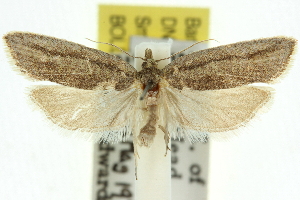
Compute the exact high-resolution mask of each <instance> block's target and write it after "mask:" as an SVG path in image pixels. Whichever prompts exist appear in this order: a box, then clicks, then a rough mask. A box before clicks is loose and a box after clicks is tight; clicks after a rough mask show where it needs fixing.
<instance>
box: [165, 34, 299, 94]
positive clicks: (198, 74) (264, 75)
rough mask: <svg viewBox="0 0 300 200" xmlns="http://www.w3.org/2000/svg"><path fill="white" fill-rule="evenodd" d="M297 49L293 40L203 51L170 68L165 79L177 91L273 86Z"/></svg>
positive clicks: (276, 38) (256, 41)
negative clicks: (184, 88)
mask: <svg viewBox="0 0 300 200" xmlns="http://www.w3.org/2000/svg"><path fill="white" fill-rule="evenodd" d="M295 45H296V40H295V39H293V38H287V37H273V38H266V39H258V40H251V41H245V42H239V43H235V44H230V45H224V46H219V47H215V48H210V49H206V50H201V51H197V52H194V53H191V54H188V55H186V56H182V57H180V58H177V59H176V60H174V61H173V62H171V63H170V64H168V65H167V66H166V67H165V69H164V70H163V72H164V77H165V79H166V80H167V81H168V83H169V84H170V85H171V86H173V87H175V88H177V89H182V88H183V87H187V88H191V89H194V90H215V89H226V88H234V87H237V86H242V85H246V84H250V83H258V82H262V83H270V82H271V81H273V80H274V79H276V78H277V77H279V76H280V75H281V74H282V73H283V72H284V71H285V69H286V68H287V65H288V62H289V61H290V57H291V55H292V53H293V51H294V47H295Z"/></svg>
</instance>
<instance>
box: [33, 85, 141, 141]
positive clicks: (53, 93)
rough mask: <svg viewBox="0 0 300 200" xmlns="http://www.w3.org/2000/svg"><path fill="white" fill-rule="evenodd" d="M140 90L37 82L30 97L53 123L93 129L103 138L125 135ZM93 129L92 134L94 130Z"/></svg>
mask: <svg viewBox="0 0 300 200" xmlns="http://www.w3.org/2000/svg"><path fill="white" fill-rule="evenodd" d="M139 93H140V91H138V89H136V88H128V89H126V90H123V91H116V90H82V89H76V88H71V87H65V86H57V85H56V86H37V87H35V88H34V89H32V90H31V93H30V97H31V99H32V100H33V101H34V102H35V103H36V104H37V105H38V107H39V108H41V109H42V110H43V111H44V112H45V114H46V116H47V117H48V118H49V119H50V120H51V121H52V122H54V123H55V124H57V125H59V126H60V127H62V128H65V129H69V130H78V131H80V132H88V133H94V134H90V135H91V137H96V139H97V140H100V141H105V142H118V141H121V140H122V139H124V138H127V137H128V136H129V135H130V134H131V132H132V128H133V122H134V121H133V120H138V119H136V117H135V113H136V104H137V103H136V101H138V94H139ZM95 133H96V134H95Z"/></svg>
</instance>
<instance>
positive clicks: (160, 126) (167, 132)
mask: <svg viewBox="0 0 300 200" xmlns="http://www.w3.org/2000/svg"><path fill="white" fill-rule="evenodd" d="M158 128H160V130H162V131H163V132H164V133H165V135H164V139H165V142H166V153H165V156H167V153H168V150H170V151H171V149H170V148H169V141H170V133H169V131H167V129H166V128H165V127H163V126H162V125H158Z"/></svg>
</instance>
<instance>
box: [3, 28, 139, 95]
mask: <svg viewBox="0 0 300 200" xmlns="http://www.w3.org/2000/svg"><path fill="white" fill-rule="evenodd" d="M3 38H4V40H5V42H6V44H7V46H8V47H9V51H10V53H11V55H12V57H13V59H14V60H15V64H16V65H17V66H18V67H19V68H20V70H21V71H22V72H24V73H25V74H27V75H29V77H31V78H34V79H37V80H42V81H52V82H55V83H59V84H62V85H65V86H71V87H76V88H79V89H87V90H92V89H95V88H96V87H97V86H99V85H102V86H103V84H104V85H109V86H112V87H114V88H115V89H116V90H123V89H126V88H128V87H129V86H130V85H131V84H132V83H133V82H134V79H135V78H134V77H135V73H136V70H135V69H134V68H133V67H132V66H131V65H130V64H128V63H126V62H125V61H123V60H121V59H119V58H118V57H116V56H114V55H110V54H107V53H105V52H102V51H99V50H96V49H92V48H88V47H85V46H83V45H80V44H76V43H73V42H69V41H66V40H62V39H57V38H54V37H49V36H44V35H39V34H34V33H26V32H11V33H8V34H7V35H5V36H4V37H3Z"/></svg>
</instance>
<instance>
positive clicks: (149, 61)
mask: <svg viewBox="0 0 300 200" xmlns="http://www.w3.org/2000/svg"><path fill="white" fill-rule="evenodd" d="M143 60H144V62H143V64H142V68H143V69H145V68H153V67H154V68H157V61H156V60H154V59H153V54H152V50H151V49H146V50H145V58H143Z"/></svg>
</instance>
